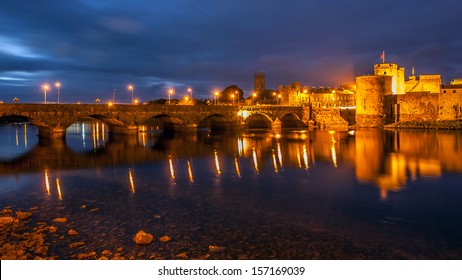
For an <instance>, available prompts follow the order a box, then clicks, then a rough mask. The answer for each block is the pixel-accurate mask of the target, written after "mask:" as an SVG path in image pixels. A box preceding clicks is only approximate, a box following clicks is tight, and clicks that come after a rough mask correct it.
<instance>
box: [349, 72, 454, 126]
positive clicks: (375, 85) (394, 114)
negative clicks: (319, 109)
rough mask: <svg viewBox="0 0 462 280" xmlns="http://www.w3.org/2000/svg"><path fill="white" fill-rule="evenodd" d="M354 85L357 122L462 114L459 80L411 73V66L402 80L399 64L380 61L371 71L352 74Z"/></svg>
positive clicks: (378, 123) (448, 117) (449, 117)
mask: <svg viewBox="0 0 462 280" xmlns="http://www.w3.org/2000/svg"><path fill="white" fill-rule="evenodd" d="M356 88H357V91H356V122H357V123H358V125H359V126H381V125H384V124H387V123H392V122H398V121H433V120H456V119H461V118H462V114H461V107H462V82H459V80H455V81H454V82H453V83H451V85H441V76H440V75H439V74H432V75H419V76H415V74H414V70H412V75H411V76H410V77H409V79H408V80H407V81H405V79H404V68H403V67H401V66H399V65H397V64H395V63H380V64H376V65H374V75H367V76H359V77H356Z"/></svg>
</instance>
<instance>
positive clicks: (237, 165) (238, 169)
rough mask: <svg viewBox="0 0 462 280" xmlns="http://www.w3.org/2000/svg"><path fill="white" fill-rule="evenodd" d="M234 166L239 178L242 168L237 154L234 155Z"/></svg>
mask: <svg viewBox="0 0 462 280" xmlns="http://www.w3.org/2000/svg"><path fill="white" fill-rule="evenodd" d="M234 167H235V168H236V174H237V176H238V177H239V178H241V169H240V168H239V161H238V160H237V156H236V155H234Z"/></svg>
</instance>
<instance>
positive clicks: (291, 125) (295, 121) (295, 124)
mask: <svg viewBox="0 0 462 280" xmlns="http://www.w3.org/2000/svg"><path fill="white" fill-rule="evenodd" d="M303 128H306V125H305V124H304V123H303V122H302V121H301V120H300V119H299V118H298V117H297V116H296V115H294V114H292V113H290V114H287V115H285V116H284V117H282V118H281V129H282V130H286V131H291V130H300V129H303Z"/></svg>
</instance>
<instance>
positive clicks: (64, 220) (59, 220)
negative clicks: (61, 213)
mask: <svg viewBox="0 0 462 280" xmlns="http://www.w3.org/2000/svg"><path fill="white" fill-rule="evenodd" d="M53 222H56V223H65V222H67V218H66V217H64V218H56V219H54V220H53Z"/></svg>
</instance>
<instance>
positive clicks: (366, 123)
mask: <svg viewBox="0 0 462 280" xmlns="http://www.w3.org/2000/svg"><path fill="white" fill-rule="evenodd" d="M392 82H393V79H392V77H391V76H378V75H374V76H359V77H356V123H357V124H358V126H360V127H377V126H382V125H384V124H385V107H384V96H385V95H389V94H392Z"/></svg>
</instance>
